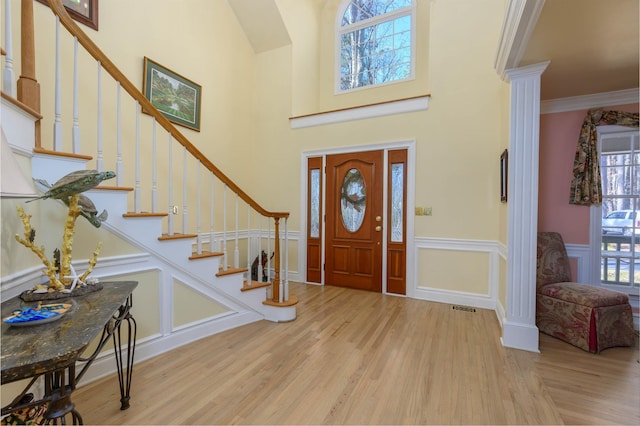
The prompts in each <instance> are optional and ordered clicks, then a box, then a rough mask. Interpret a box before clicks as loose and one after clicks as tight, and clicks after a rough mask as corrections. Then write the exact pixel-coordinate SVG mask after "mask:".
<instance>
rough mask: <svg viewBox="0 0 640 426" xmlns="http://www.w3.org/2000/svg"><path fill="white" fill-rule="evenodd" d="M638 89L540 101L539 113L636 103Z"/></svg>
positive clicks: (638, 93) (637, 100) (639, 93)
mask: <svg viewBox="0 0 640 426" xmlns="http://www.w3.org/2000/svg"><path fill="white" fill-rule="evenodd" d="M639 95H640V92H639V91H638V89H637V88H636V89H626V90H617V91H615V92H605V93H595V94H593V95H582V96H572V97H568V98H558V99H550V100H547V101H542V102H540V114H553V113H556V112H567V111H579V110H583V109H591V108H597V107H605V106H613V105H626V104H636V103H638V102H639Z"/></svg>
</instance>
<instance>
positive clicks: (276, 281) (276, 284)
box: [271, 217, 280, 303]
mask: <svg viewBox="0 0 640 426" xmlns="http://www.w3.org/2000/svg"><path fill="white" fill-rule="evenodd" d="M274 222H275V229H274V234H275V235H274V241H273V244H274V251H275V257H274V258H273V269H274V276H273V283H272V284H271V287H272V289H273V290H272V292H271V294H272V296H271V300H273V301H274V302H276V303H280V232H279V227H280V218H279V217H276V218H274Z"/></svg>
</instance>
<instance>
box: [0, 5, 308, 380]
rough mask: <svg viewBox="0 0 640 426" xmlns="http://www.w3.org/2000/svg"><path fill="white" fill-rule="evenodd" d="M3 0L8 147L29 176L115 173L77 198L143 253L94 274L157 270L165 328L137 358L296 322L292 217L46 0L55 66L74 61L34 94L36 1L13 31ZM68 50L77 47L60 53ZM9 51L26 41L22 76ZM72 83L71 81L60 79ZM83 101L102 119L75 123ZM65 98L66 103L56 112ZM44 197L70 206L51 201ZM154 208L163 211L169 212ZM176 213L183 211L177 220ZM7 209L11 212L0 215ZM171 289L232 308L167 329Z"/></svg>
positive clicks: (16, 282) (24, 284)
mask: <svg viewBox="0 0 640 426" xmlns="http://www.w3.org/2000/svg"><path fill="white" fill-rule="evenodd" d="M3 1H4V2H5V4H4V6H5V14H4V15H5V17H4V18H5V22H4V25H5V28H6V32H5V34H6V37H5V43H8V46H3V48H4V49H3V52H2V53H3V56H4V63H3V87H2V114H1V116H2V131H3V132H4V133H5V134H6V136H7V140H8V141H9V143H10V145H11V146H12V148H13V150H14V152H16V153H21V154H23V155H26V156H28V157H31V170H32V175H33V178H35V179H43V180H45V181H47V182H49V183H53V182H55V181H57V180H58V179H59V178H60V177H62V176H64V175H66V174H67V173H69V172H71V171H75V170H79V169H85V168H86V169H98V170H100V171H103V170H114V171H115V172H116V174H117V178H115V179H112V180H110V181H105V182H103V184H102V185H100V186H98V187H96V188H94V189H92V190H90V191H87V192H85V193H84V194H85V195H87V196H88V197H89V198H90V199H91V200H92V201H93V202H94V204H95V205H96V206H97V208H98V211H102V209H105V208H106V209H107V210H108V213H109V216H108V219H107V220H106V221H105V222H103V224H102V227H101V228H102V229H105V230H107V231H108V232H110V233H113V234H114V235H117V236H118V237H120V238H122V239H123V240H125V241H127V242H128V243H129V244H131V245H133V246H135V247H137V248H138V249H139V250H140V254H136V255H133V256H123V257H122V258H120V257H117V256H115V257H111V258H99V260H98V264H97V265H96V267H95V269H94V272H93V273H92V276H97V277H100V278H101V280H108V279H111V277H118V276H122V275H125V274H126V273H127V272H131V273H134V272H136V271H142V270H157V271H159V272H158V275H159V277H160V281H161V282H160V285H159V288H160V293H161V294H160V300H161V307H160V311H161V316H162V318H161V320H160V322H161V327H160V328H161V330H160V333H159V334H158V335H157V336H153V337H152V338H149V339H148V341H147V342H146V344H145V342H142V344H141V345H139V346H138V349H137V350H136V356H137V358H138V359H144V358H147V357H150V356H154V355H156V354H158V353H160V352H163V351H166V350H169V349H171V348H173V347H177V346H180V345H182V344H184V343H187V342H188V341H191V340H195V339H197V338H201V337H204V336H206V335H210V334H214V333H216V332H219V331H222V330H224V329H228V328H232V327H236V326H239V325H242V324H246V323H249V322H253V321H258V320H261V319H266V320H269V321H274V322H283V321H291V320H294V319H295V318H296V308H295V305H296V303H297V299H296V298H295V296H290V295H289V294H288V278H287V274H288V260H287V259H288V254H287V253H288V241H287V240H288V237H287V225H286V223H287V219H288V216H289V214H288V213H282V212H271V211H268V210H266V209H264V208H263V207H262V206H260V205H259V204H258V203H256V202H255V201H254V200H253V199H252V198H251V197H249V195H247V194H246V193H245V192H244V191H243V190H242V189H241V188H239V187H238V186H237V185H236V184H235V183H234V182H233V181H232V180H231V179H229V178H228V177H227V176H226V175H225V174H224V173H222V171H221V170H220V169H218V168H217V167H216V166H215V165H214V164H213V163H212V162H211V161H210V160H209V159H208V158H206V157H205V156H204V155H203V154H202V153H201V152H200V151H199V150H198V149H197V148H196V147H195V146H194V145H193V144H192V143H191V142H190V141H189V140H188V139H187V138H186V137H185V136H184V135H183V134H182V133H181V132H180V131H179V130H178V129H177V128H176V127H175V126H174V125H173V124H172V123H171V122H170V121H169V120H168V119H167V118H166V117H165V116H164V115H162V114H161V113H160V112H159V111H158V110H157V109H156V108H155V107H154V106H153V105H152V104H151V103H150V102H149V101H148V100H147V99H146V98H145V97H144V95H143V94H142V93H141V92H140V91H139V90H138V89H137V88H136V87H135V86H134V85H133V84H132V83H131V82H130V81H129V80H128V79H127V77H126V76H124V74H122V72H120V70H119V69H118V68H117V67H116V66H115V65H114V64H113V63H111V61H110V60H109V59H108V58H107V57H106V56H105V55H104V54H103V53H102V52H101V51H100V49H99V48H98V47H97V46H96V45H95V44H94V43H93V42H92V41H91V39H90V38H89V37H87V36H86V35H85V34H84V33H83V32H82V30H81V29H80V28H79V27H78V26H77V25H76V24H75V22H74V21H73V20H72V19H71V18H70V17H69V16H68V15H67V13H66V11H65V9H64V7H63V5H62V2H61V0H49V3H50V8H51V10H52V12H53V13H52V16H51V18H52V20H55V21H56V35H55V38H56V40H57V41H56V53H55V54H56V64H60V63H61V62H62V61H65V63H74V64H75V65H74V75H73V76H62V75H61V74H60V71H59V65H57V66H56V70H52V72H55V74H56V75H55V84H54V86H53V87H45V86H43V87H42V88H40V85H39V84H38V83H37V82H36V83H35V84H34V81H35V70H33V69H31V68H30V67H31V65H30V64H29V62H28V61H27V64H26V65H25V56H26V55H25V53H24V52H28V50H29V49H28V46H29V45H30V44H31V45H32V44H33V40H34V38H35V37H34V35H33V11H32V10H31V11H29V9H32V8H33V2H31V1H22V3H20V5H21V6H22V8H23V10H22V25H21V27H20V28H16V22H11V13H10V9H11V7H16V6H17V5H19V3H18V2H17V1H12V0H3ZM29 14H30V15H31V22H30V23H29V20H28V16H29ZM25 16H27V19H26V20H25ZM65 30H66V31H65ZM67 32H68V33H67ZM51 37H54V36H53V35H51ZM64 43H67V44H71V45H72V46H73V47H72V48H70V49H69V48H64V47H61V46H60V45H61V44H62V45H64ZM25 44H26V45H27V49H26V50H25V47H24V45H25ZM12 45H22V47H21V48H22V52H23V54H22V55H23V58H22V59H23V60H22V69H21V70H20V72H19V73H18V72H16V71H15V70H14V69H13V68H14V67H16V64H14V63H13V59H12V57H11V51H12V49H13V46H12ZM32 47H33V46H32ZM68 51H72V52H73V57H71V58H68V57H62V53H60V52H68ZM82 55H84V57H85V59H84V61H86V58H87V57H92V58H93V60H94V61H95V64H96V65H95V66H96V69H97V70H98V76H99V77H98V85H97V87H96V91H95V93H85V92H83V93H82V94H80V93H79V92H78V75H79V74H80V73H79V72H78V68H77V67H78V66H77V62H78V59H77V58H78V56H82ZM14 74H19V75H20V76H21V77H20V78H21V79H23V78H26V81H22V82H21V81H20V80H18V83H17V90H16V89H15V81H14V79H13V75H14ZM67 77H68V78H70V79H71V80H72V81H71V82H69V81H65V80H64V79H65V78H67ZM107 85H113V87H114V88H115V90H117V100H116V101H115V104H109V103H108V102H109V101H104V100H103V97H106V95H105V94H104V93H102V87H103V86H107ZM25 87H27V88H28V89H27V90H25ZM61 87H73V90H72V93H62V91H61ZM39 90H43V91H45V90H51V91H55V99H56V102H55V112H54V114H53V115H54V117H55V118H54V117H48V118H49V120H53V123H54V124H53V132H52V134H47V132H45V131H43V130H41V129H44V128H45V127H44V126H42V121H43V119H45V118H46V117H43V116H42V115H41V113H40V101H39V98H38V99H35V100H34V99H33V94H34V92H37V95H38V97H39ZM79 96H83V97H89V99H90V100H89V101H88V102H96V103H98V105H99V106H98V116H97V117H95V118H89V117H84V116H83V117H79V113H78V110H79V108H78V97H79ZM61 99H65V101H67V102H70V103H71V105H66V104H65V105H62V101H61ZM85 102H87V101H86V100H85ZM101 102H102V103H101ZM102 105H104V106H102ZM103 108H104V109H110V110H111V108H115V110H116V111H117V112H116V114H115V115H116V117H115V118H114V117H112V116H113V114H109V117H111V118H106V117H107V114H105V113H104V112H101V110H102V109H103ZM132 109H134V113H133V114H132V113H131V110H132ZM63 111H65V112H66V111H73V118H72V120H69V119H68V118H67V120H66V121H64V120H63V119H62V117H63V116H64V114H63V113H62V112H63ZM125 111H127V112H126V113H125ZM143 111H144V114H141V112H143ZM80 118H82V120H81V119H80ZM204 119H205V117H203V120H204ZM83 120H84V121H83ZM86 121H88V122H89V123H88V125H87V126H86V128H90V129H92V128H96V129H98V131H97V134H95V135H88V134H86V133H85V132H84V128H85V126H83V124H84V123H85V122H86ZM63 126H71V127H72V132H71V133H72V135H73V137H72V140H64V139H63V137H62V134H63V131H62V129H63ZM67 128H68V127H67ZM81 129H83V130H82V131H81ZM123 129H126V130H123ZM131 129H133V130H131ZM80 135H82V136H83V137H82V143H80V141H81V138H80ZM124 140H126V141H127V143H126V144H125V143H123V141H124ZM87 141H92V142H90V143H88V144H87ZM133 141H135V142H133ZM141 153H143V154H141ZM106 165H109V166H106ZM111 165H114V166H115V167H112V166H111ZM40 189H41V190H42V189H43V188H40ZM178 200H179V201H178ZM46 202H47V203H49V204H48V205H50V204H51V203H54V202H55V203H59V204H60V206H61V207H60V208H61V209H62V208H65V207H64V205H63V204H62V203H61V202H58V201H52V200H47V201H46ZM180 203H181V205H179V204H180ZM158 205H162V206H167V210H168V211H167V210H163V209H161V208H159V207H158ZM174 210H177V211H179V212H180V211H181V213H182V214H181V215H176V214H174ZM5 214H11V212H4V211H3V216H4V215H5ZM245 218H246V219H245ZM79 220H83V219H79ZM282 225H284V235H282V232H281V230H280V228H281V226H282ZM176 229H179V232H178V231H176ZM263 250H264V251H265V252H267V253H272V252H273V253H274V256H273V259H272V260H270V261H269V263H268V264H266V265H263V264H262V263H260V264H259V265H258V276H262V271H263V270H264V271H267V272H268V276H269V277H270V280H269V282H266V283H265V282H257V281H252V279H251V271H250V268H251V263H252V259H254V258H255V257H256V256H257V255H258V253H260V252H261V251H263ZM258 257H260V256H258ZM241 259H242V260H241ZM133 264H135V266H132V265H133ZM74 266H75V267H76V269H79V270H83V269H86V261H83V260H80V261H78V260H76V258H75V257H74ZM41 269H42V266H41V265H40V267H37V268H34V269H33V270H30V271H25V272H24V273H21V274H20V273H19V274H13V275H12V276H11V277H2V296H3V298H7V297H11V296H13V295H16V294H19V293H20V292H21V291H23V290H24V289H25V288H28V286H30V285H32V284H33V281H34V280H39V279H41V274H40V273H39V270H41ZM42 281H44V280H42ZM175 282H179V283H181V284H182V285H184V286H186V287H188V288H189V289H190V290H192V291H193V292H195V293H197V294H198V295H200V296H202V297H204V298H206V299H208V300H211V301H214V302H216V303H217V304H220V305H222V306H224V307H225V308H226V309H228V311H226V312H225V313H223V314H216V315H212V316H211V317H210V318H205V319H204V320H202V321H198V322H197V323H194V324H190V325H189V326H187V327H182V328H180V329H176V328H175V327H173V326H172V323H171V317H172V312H173V309H175V304H176V303H179V302H178V301H176V300H174V298H173V292H172V287H173V285H174V283H175ZM134 296H135V293H134ZM104 369H105V370H104V371H103V372H102V374H106V372H107V370H108V369H109V368H108V367H107V366H106V364H105V367H104ZM94 370H98V371H97V372H94V374H96V375H98V376H99V375H100V374H101V372H100V367H99V366H97V367H95V368H94Z"/></svg>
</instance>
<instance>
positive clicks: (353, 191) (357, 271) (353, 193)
mask: <svg viewBox="0 0 640 426" xmlns="http://www.w3.org/2000/svg"><path fill="white" fill-rule="evenodd" d="M383 162H384V152H383V151H368V152H359V153H348V154H336V155H329V156H327V162H326V167H327V168H326V184H327V185H326V207H327V208H326V214H327V218H326V248H325V282H326V284H329V285H335V286H340V287H349V288H356V289H361V290H369V291H377V292H381V291H382V235H383V232H382V226H383V222H382V218H383V204H382V196H383V166H384V164H383Z"/></svg>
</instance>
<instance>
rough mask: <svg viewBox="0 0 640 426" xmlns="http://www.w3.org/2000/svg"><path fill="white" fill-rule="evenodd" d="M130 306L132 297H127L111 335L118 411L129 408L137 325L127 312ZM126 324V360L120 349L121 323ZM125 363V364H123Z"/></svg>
mask: <svg viewBox="0 0 640 426" xmlns="http://www.w3.org/2000/svg"><path fill="white" fill-rule="evenodd" d="M131 306H132V296H129V300H128V301H127V304H126V305H125V306H123V307H122V308H121V310H120V315H119V317H118V318H117V321H118V324H117V326H116V329H115V330H114V333H113V350H114V353H115V358H116V368H117V370H118V382H119V383H120V403H121V405H120V409H121V410H126V409H127V408H129V399H130V395H131V380H132V378H133V358H134V355H135V351H136V332H137V324H136V320H135V318H133V316H132V315H131V313H130V312H129V309H130V308H131ZM125 321H126V323H127V330H126V333H127V336H126V338H127V345H126V351H127V354H126V359H124V357H123V348H122V323H123V322H125ZM125 361H126V364H125Z"/></svg>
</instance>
